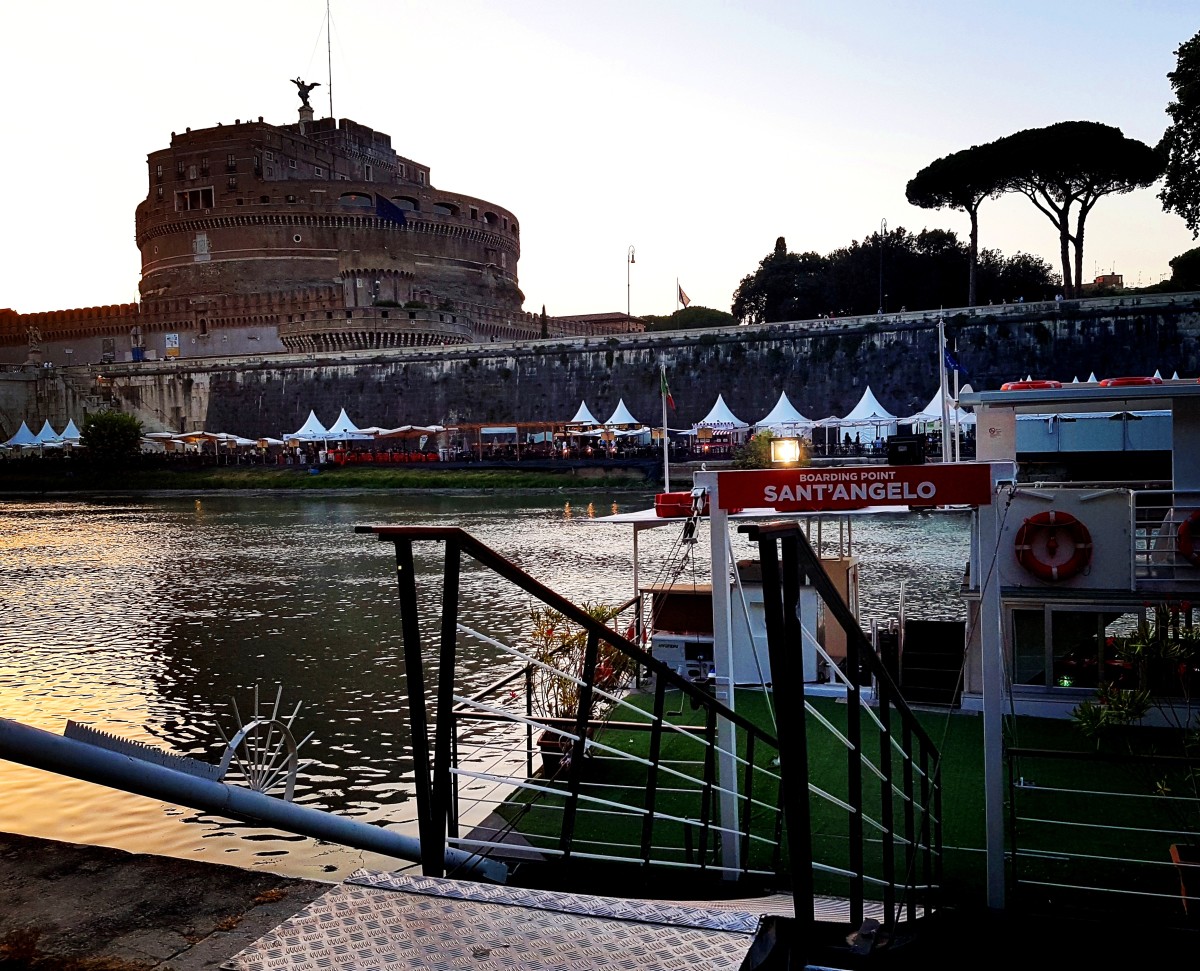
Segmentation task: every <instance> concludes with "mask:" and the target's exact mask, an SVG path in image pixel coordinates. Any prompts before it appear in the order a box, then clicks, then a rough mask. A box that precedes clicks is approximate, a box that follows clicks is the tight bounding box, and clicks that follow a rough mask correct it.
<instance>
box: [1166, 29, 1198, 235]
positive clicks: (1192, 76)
mask: <svg viewBox="0 0 1200 971" xmlns="http://www.w3.org/2000/svg"><path fill="white" fill-rule="evenodd" d="M1175 56H1176V58H1177V60H1176V67H1175V70H1174V71H1171V72H1170V73H1169V74H1168V75H1167V78H1168V79H1169V80H1170V82H1171V88H1172V89H1173V90H1174V92H1175V100H1174V101H1172V102H1171V103H1170V104H1168V105H1167V114H1168V115H1170V116H1171V124H1170V125H1168V126H1167V130H1166V132H1165V133H1164V134H1163V137H1162V141H1160V142H1159V143H1158V151H1159V154H1160V155H1161V157H1162V159H1163V161H1164V163H1165V171H1164V173H1163V176H1164V177H1163V187H1162V191H1160V192H1159V194H1158V198H1159V200H1160V201H1161V202H1162V204H1163V209H1165V210H1166V211H1167V212H1175V213H1178V214H1179V215H1180V216H1182V217H1183V219H1184V222H1186V223H1187V228H1188V229H1190V230H1191V231H1192V238H1193V239H1195V238H1196V237H1197V236H1198V235H1200V32H1198V33H1197V34H1196V36H1195V37H1193V38H1192V39H1191V40H1189V41H1187V42H1186V43H1184V44H1181V45H1180V46H1179V49H1178V50H1177V51H1175Z"/></svg>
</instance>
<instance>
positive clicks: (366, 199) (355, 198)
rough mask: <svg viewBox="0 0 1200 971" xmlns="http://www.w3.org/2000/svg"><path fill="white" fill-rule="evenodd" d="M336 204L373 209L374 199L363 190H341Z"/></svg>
mask: <svg viewBox="0 0 1200 971" xmlns="http://www.w3.org/2000/svg"><path fill="white" fill-rule="evenodd" d="M338 205H340V206H346V207H347V208H362V209H374V208H375V200H374V199H372V198H371V197H370V196H369V195H367V193H365V192H343V193H342V194H341V196H340V197H339V198H338Z"/></svg>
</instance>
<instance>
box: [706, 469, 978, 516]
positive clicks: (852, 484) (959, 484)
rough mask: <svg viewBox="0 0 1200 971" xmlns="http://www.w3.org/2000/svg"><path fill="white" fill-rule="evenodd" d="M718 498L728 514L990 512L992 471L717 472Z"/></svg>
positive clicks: (789, 470) (764, 470)
mask: <svg viewBox="0 0 1200 971" xmlns="http://www.w3.org/2000/svg"><path fill="white" fill-rule="evenodd" d="M717 493H718V502H717V505H718V507H719V508H721V509H726V510H728V509H750V508H764V507H765V508H768V509H772V508H773V509H777V510H779V511H780V512H810V511H812V512H819V511H823V510H830V511H836V510H839V509H862V508H863V507H864V506H959V505H964V506H986V505H988V504H989V503H990V502H991V501H992V467H991V466H990V465H989V464H988V463H986V462H979V463H975V462H961V463H953V464H946V465H853V466H846V467H843V468H832V467H830V468H820V469H817V468H807V469H762V470H755V471H750V472H718V473H717Z"/></svg>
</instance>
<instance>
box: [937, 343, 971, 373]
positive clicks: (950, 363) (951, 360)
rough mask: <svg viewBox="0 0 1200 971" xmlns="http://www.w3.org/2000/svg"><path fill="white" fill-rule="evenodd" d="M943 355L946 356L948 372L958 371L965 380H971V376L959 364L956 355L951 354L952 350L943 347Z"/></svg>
mask: <svg viewBox="0 0 1200 971" xmlns="http://www.w3.org/2000/svg"><path fill="white" fill-rule="evenodd" d="M942 353H943V354H945V355H946V370H947V371H958V372H959V373H960V374H961V375H962V376H963V377H964V378H969V377H970V376H971V375H969V374H968V373H967V369H966V368H965V367H963V366H962V365H961V364H959V363H958V361H957V360H956V359H955V357H954V355H953V354H951V353H950V348H948V347H943V348H942Z"/></svg>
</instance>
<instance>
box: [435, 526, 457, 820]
mask: <svg viewBox="0 0 1200 971" xmlns="http://www.w3.org/2000/svg"><path fill="white" fill-rule="evenodd" d="M460 563H461V557H460V556H459V548H458V543H457V542H456V541H455V540H453V539H447V540H446V560H445V567H444V572H443V581H442V631H441V644H440V652H439V657H438V691H437V708H436V709H435V710H434V719H435V723H434V751H433V818H434V819H435V820H436V821H437V827H438V830H439V831H442V832H444V833H446V834H447V835H450V836H457V835H458V819H457V818H455V816H454V815H453V814H452V812H451V807H452V806H453V804H454V800H453V799H452V798H451V795H450V791H451V786H452V785H453V784H454V783H453V776H452V775H451V772H450V767H451V759H452V757H453V756H452V749H453V745H452V742H453V738H454V733H455V719H454V678H455V662H456V659H457V655H458V650H457V647H458V578H459V566H460Z"/></svg>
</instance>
